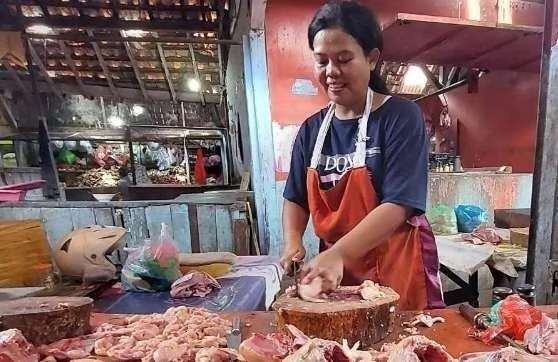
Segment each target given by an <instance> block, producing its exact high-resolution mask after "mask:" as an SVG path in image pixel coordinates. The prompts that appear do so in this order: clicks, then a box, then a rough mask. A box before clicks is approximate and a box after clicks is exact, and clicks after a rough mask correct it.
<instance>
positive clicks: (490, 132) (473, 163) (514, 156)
mask: <svg viewBox="0 0 558 362" xmlns="http://www.w3.org/2000/svg"><path fill="white" fill-rule="evenodd" d="M538 93H539V76H538V74H533V73H517V72H494V73H489V74H487V75H486V76H484V77H482V78H481V80H480V82H479V92H478V93H474V94H468V93H467V87H461V88H458V89H455V90H453V91H452V92H449V93H447V94H446V97H447V100H448V107H449V112H450V115H451V117H452V120H453V121H454V122H456V121H457V122H459V153H460V154H461V156H462V162H463V165H464V166H465V167H489V166H502V165H511V166H512V167H513V170H514V172H532V171H533V167H534V159H535V139H536V132H537V109H538Z"/></svg>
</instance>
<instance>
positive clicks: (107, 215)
mask: <svg viewBox="0 0 558 362" xmlns="http://www.w3.org/2000/svg"><path fill="white" fill-rule="evenodd" d="M93 213H94V214H95V224H97V225H105V226H114V215H113V210H112V209H110V208H102V209H93Z"/></svg>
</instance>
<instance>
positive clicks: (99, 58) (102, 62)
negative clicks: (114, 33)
mask: <svg viewBox="0 0 558 362" xmlns="http://www.w3.org/2000/svg"><path fill="white" fill-rule="evenodd" d="M87 35H89V36H90V37H93V31H91V30H88V31H87ZM91 46H92V47H93V50H94V51H95V55H96V56H97V61H98V62H99V65H100V66H101V68H102V69H103V75H104V76H105V79H106V80H107V83H108V86H109V88H110V91H111V93H112V95H113V96H114V97H118V93H117V92H116V88H115V87H114V83H113V82H112V78H111V76H110V71H109V70H108V68H107V65H106V64H105V59H104V58H103V53H102V52H101V48H99V44H97V42H94V41H93V42H91Z"/></svg>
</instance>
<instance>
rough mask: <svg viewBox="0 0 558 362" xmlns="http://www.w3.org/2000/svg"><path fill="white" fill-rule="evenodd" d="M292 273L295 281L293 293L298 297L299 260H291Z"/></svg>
mask: <svg viewBox="0 0 558 362" xmlns="http://www.w3.org/2000/svg"><path fill="white" fill-rule="evenodd" d="M293 274H294V282H295V293H296V296H297V297H300V294H299V293H298V285H299V284H300V280H299V277H300V261H293Z"/></svg>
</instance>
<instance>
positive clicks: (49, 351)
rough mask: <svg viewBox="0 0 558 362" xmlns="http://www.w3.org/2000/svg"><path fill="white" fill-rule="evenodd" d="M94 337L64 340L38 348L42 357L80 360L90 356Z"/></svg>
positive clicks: (93, 345)
mask: <svg viewBox="0 0 558 362" xmlns="http://www.w3.org/2000/svg"><path fill="white" fill-rule="evenodd" d="M95 339H96V338H95V336H93V335H85V336H81V337H74V338H66V339H62V340H60V341H56V342H54V343H51V344H48V345H42V346H39V348H38V349H39V353H40V354H41V355H42V356H45V357H47V356H53V357H54V358H56V359H58V360H68V359H80V358H86V357H89V355H91V353H92V352H93V348H94V347H95Z"/></svg>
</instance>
